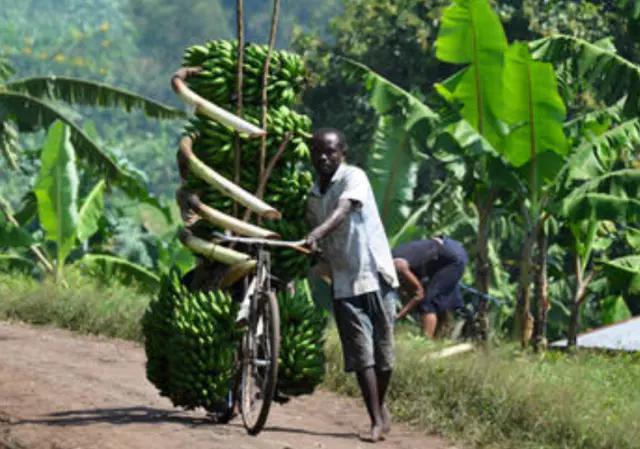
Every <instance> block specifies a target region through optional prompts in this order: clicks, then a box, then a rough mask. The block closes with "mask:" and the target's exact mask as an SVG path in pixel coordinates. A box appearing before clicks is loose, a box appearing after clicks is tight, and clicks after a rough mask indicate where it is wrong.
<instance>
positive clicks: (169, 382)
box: [142, 272, 239, 411]
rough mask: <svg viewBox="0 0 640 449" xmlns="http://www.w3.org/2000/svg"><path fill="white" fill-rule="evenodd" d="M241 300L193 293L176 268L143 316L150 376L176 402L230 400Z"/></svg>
mask: <svg viewBox="0 0 640 449" xmlns="http://www.w3.org/2000/svg"><path fill="white" fill-rule="evenodd" d="M236 313H237V305H236V304H235V303H234V302H233V301H232V300H231V297H230V296H229V295H227V294H226V293H224V292H222V291H213V292H190V291H188V290H187V289H186V288H185V287H184V286H183V285H182V284H181V281H180V277H179V276H178V275H177V274H175V272H174V273H173V274H172V275H171V276H170V277H166V278H165V279H163V283H162V288H161V290H160V293H159V295H158V297H157V298H156V299H154V300H153V301H152V302H151V304H150V305H149V307H148V309H147V311H146V312H145V315H144V317H143V320H142V327H143V332H144V336H145V351H146V354H147V378H148V379H149V380H150V381H151V383H153V384H154V385H155V386H156V387H157V388H158V390H159V391H160V394H161V395H162V396H165V397H168V398H169V399H170V400H171V401H172V402H173V404H174V405H175V406H180V407H184V408H186V409H193V408H196V407H204V408H205V409H207V410H209V411H213V410H215V409H216V406H217V405H219V404H220V403H221V402H223V401H224V400H225V397H226V394H227V392H228V391H229V388H230V386H231V382H232V379H233V375H234V357H235V351H236V347H237V341H238V339H239V333H238V330H237V328H236V326H235V323H234V317H235V315H236Z"/></svg>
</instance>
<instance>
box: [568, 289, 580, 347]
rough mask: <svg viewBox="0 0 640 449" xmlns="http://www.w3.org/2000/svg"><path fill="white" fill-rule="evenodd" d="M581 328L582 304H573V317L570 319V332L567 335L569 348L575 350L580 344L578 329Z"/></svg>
mask: <svg viewBox="0 0 640 449" xmlns="http://www.w3.org/2000/svg"><path fill="white" fill-rule="evenodd" d="M579 327H580V304H579V303H577V302H575V301H574V302H573V303H572V304H571V316H570V317H569V332H568V333H567V347H568V348H574V347H575V346H576V345H577V344H578V328H579Z"/></svg>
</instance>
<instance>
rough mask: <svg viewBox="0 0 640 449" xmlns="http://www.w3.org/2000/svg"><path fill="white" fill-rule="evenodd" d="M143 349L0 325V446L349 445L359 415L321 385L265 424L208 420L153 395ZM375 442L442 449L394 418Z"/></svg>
mask: <svg viewBox="0 0 640 449" xmlns="http://www.w3.org/2000/svg"><path fill="white" fill-rule="evenodd" d="M144 362H145V357H144V351H143V350H142V349H141V348H140V347H139V346H138V345H136V344H134V343H131V342H126V341H121V340H107V339H101V338H95V337H84V336H77V335H73V334H71V333H69V332H66V331H61V330H56V329H43V328H33V327H29V326H25V325H17V324H7V323H2V322H0V449H5V448H9V449H22V448H28V449H39V448H46V449H76V448H105V449H107V448H109V449H110V448H114V449H116V448H117V449H121V448H127V449H129V448H131V449H137V448H140V449H142V448H144V449H146V448H154V449H161V448H176V447H186V448H189V449H199V448H207V449H211V448H215V449H226V448H233V449H244V448H252V449H263V448H264V449H271V448H274V449H286V448H289V449H298V448H300V449H307V448H309V449H312V448H326V449H343V448H344V449H347V448H349V449H351V448H359V447H372V445H371V444H367V443H363V442H360V441H359V440H358V439H357V432H358V431H362V430H365V429H366V426H367V417H366V415H365V412H364V409H363V407H362V406H361V405H360V403H359V402H357V401H354V400H350V399H346V398H342V397H339V396H336V395H334V394H331V393H328V392H324V391H321V392H317V393H316V394H314V395H313V396H308V397H303V398H301V399H296V400H293V401H291V402H290V403H288V404H286V405H285V406H278V405H276V406H275V407H274V408H272V411H271V414H270V416H269V421H268V423H267V429H266V430H265V431H263V432H262V433H261V434H260V435H259V436H258V437H250V436H248V435H247V434H246V433H245V431H244V428H243V427H242V424H241V422H240V420H238V419H236V420H234V421H232V422H231V423H230V424H229V425H213V424H211V423H210V422H208V421H207V420H206V419H205V416H204V415H203V414H202V413H199V412H184V411H180V410H178V409H175V408H173V407H172V406H171V404H170V403H169V401H168V400H166V399H164V398H161V397H160V396H159V395H158V393H157V392H156V390H155V388H154V387H153V386H152V385H151V384H150V383H149V382H148V381H147V380H146V378H145V374H144ZM376 447H380V448H393V449H413V448H416V449H417V448H420V449H450V448H452V446H451V445H448V444H447V443H446V442H444V441H442V440H441V439H439V438H435V437H431V436H425V435H421V434H419V433H415V432H411V431H409V430H408V429H407V428H406V427H403V426H399V425H396V426H395V427H394V429H393V433H392V435H391V436H390V437H389V439H388V440H387V441H385V442H383V443H380V444H379V445H377V446H376Z"/></svg>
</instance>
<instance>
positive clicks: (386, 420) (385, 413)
mask: <svg viewBox="0 0 640 449" xmlns="http://www.w3.org/2000/svg"><path fill="white" fill-rule="evenodd" d="M389 432H391V413H389V409H388V408H387V406H386V405H383V406H382V433H384V434H385V435H386V434H388V433H389Z"/></svg>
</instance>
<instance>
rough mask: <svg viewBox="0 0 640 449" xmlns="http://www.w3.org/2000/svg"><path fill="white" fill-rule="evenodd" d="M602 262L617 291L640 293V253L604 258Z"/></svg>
mask: <svg viewBox="0 0 640 449" xmlns="http://www.w3.org/2000/svg"><path fill="white" fill-rule="evenodd" d="M600 263H601V264H602V265H603V268H604V272H605V275H606V276H607V279H608V280H609V282H610V283H611V286H612V287H613V288H614V289H615V290H616V291H618V292H622V293H624V292H628V293H631V294H633V295H636V294H640V255H635V256H626V257H620V258H618V259H614V260H602V261H600Z"/></svg>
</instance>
